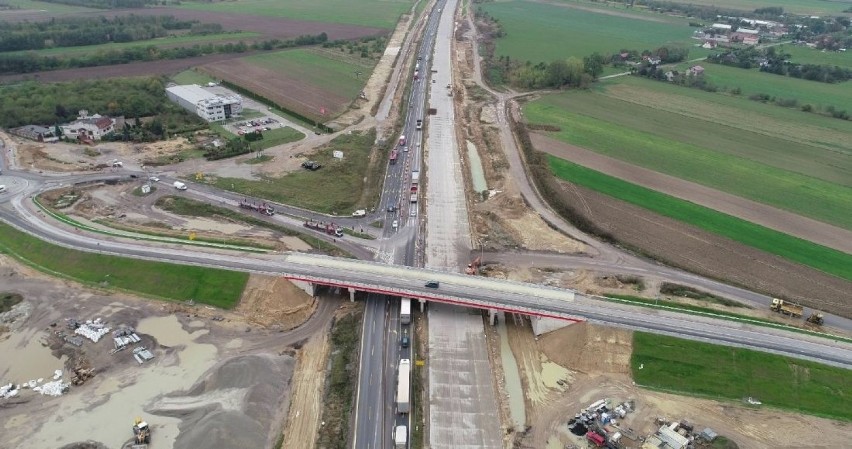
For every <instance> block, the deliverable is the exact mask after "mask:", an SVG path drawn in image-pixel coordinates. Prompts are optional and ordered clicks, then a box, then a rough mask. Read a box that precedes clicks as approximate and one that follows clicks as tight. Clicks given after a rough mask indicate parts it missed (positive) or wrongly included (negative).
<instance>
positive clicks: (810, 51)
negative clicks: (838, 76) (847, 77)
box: [777, 3, 852, 83]
mask: <svg viewBox="0 0 852 449" xmlns="http://www.w3.org/2000/svg"><path fill="white" fill-rule="evenodd" d="M850 5H852V3H850ZM777 49H778V51H780V52H782V53H789V54H790V61H792V62H795V63H798V64H819V65H837V66H840V67H846V68H852V51H845V52H837V51H825V52H824V51H822V50H817V49H815V48H808V47H805V46H801V45H779V46H778V47H777ZM847 83H848V81H847Z"/></svg>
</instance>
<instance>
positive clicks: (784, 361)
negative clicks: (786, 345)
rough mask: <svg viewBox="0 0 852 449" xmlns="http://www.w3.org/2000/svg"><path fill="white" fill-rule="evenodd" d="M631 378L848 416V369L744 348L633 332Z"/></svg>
mask: <svg viewBox="0 0 852 449" xmlns="http://www.w3.org/2000/svg"><path fill="white" fill-rule="evenodd" d="M630 365H631V369H632V373H633V379H634V381H635V382H636V384H638V385H640V386H642V387H646V388H651V389H656V390H662V391H669V392H677V393H684V394H688V395H694V396H701V397H709V398H716V399H730V400H735V401H740V400H742V399H744V398H747V397H752V398H755V399H757V400H759V401H761V402H763V404H764V405H767V406H770V407H777V408H780V409H787V410H793V411H796V412H800V413H807V414H810V415H816V416H823V417H826V418H831V419H839V420H843V421H852V402H850V401H849V400H848V396H849V394H850V392H851V391H852V373H850V371H849V370H847V369H844V368H838V367H832V366H828V365H822V364H819V363H816V362H811V361H807V360H798V359H793V358H790V357H784V356H780V355H775V354H769V353H765V352H760V351H753V350H749V349H742V348H734V347H729V346H722V345H714V344H709V343H702V342H697V341H692V340H683V339H680V338H674V337H669V336H664V335H655V334H648V333H644V332H634V333H633V355H632V356H631V359H630Z"/></svg>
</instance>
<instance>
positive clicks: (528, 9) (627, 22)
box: [476, 1, 708, 63]
mask: <svg viewBox="0 0 852 449" xmlns="http://www.w3.org/2000/svg"><path fill="white" fill-rule="evenodd" d="M476 6H481V7H482V8H483V9H484V10H485V11H487V12H488V14H490V15H491V16H493V17H495V18H497V19H499V20H500V23H501V24H502V26H503V30H504V31H505V32H506V36H505V37H503V38H500V39H498V40H497V41H496V44H497V49H496V51H495V56H496V57H499V56H509V57H510V58H512V59H517V60H521V61H532V62H533V63H538V62H550V61H553V60H555V59H565V58H568V57H569V56H576V57H579V58H582V57H583V56H587V55H590V54H592V53H594V52H599V53H601V54H612V53H615V52H617V51H619V50H621V49H635V50H639V51H642V50H653V49H655V48H658V47H661V46H663V45H666V44H669V45H672V44H673V45H677V46H681V47H689V48H690V54H689V56H690V58H697V57H701V56H705V55H706V54H707V53H708V52H707V50H704V49H701V48H696V47H694V45H695V42H696V41H695V40H692V39H690V36H691V35H692V31H693V30H694V28H690V27H689V25H688V20H686V19H679V18H673V17H667V16H664V15H661V14H653V15H652V14H641V13H636V14H633V13H629V12H625V11H624V10H619V13H625V14H630V15H631V17H620V16H613V15H609V14H605V13H598V12H591V11H587V10H581V9H576V8H572V7H570V5H569V4H567V5H565V6H560V5H554V4H545V3H537V2H528V1H510V2H494V3H483V4H481V5H476ZM602 11H604V12H606V11H607V10H602Z"/></svg>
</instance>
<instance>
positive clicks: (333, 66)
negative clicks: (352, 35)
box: [243, 49, 377, 106]
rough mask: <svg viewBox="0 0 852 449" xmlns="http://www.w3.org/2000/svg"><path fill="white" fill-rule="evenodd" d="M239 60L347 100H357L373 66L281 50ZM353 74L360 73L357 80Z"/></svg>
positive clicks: (331, 53) (318, 52) (323, 52)
mask: <svg viewBox="0 0 852 449" xmlns="http://www.w3.org/2000/svg"><path fill="white" fill-rule="evenodd" d="M243 60H244V61H247V62H249V63H251V64H253V65H257V66H258V67H263V68H266V69H269V70H274V71H276V72H280V73H286V74H287V75H288V76H291V77H295V78H298V79H303V80H306V81H308V82H310V84H312V85H315V86H317V87H320V88H322V90H324V91H327V92H330V93H331V94H333V95H339V96H341V97H344V98H348V99H353V98H356V97H357V96H358V94H359V93H360V92H361V89H363V88H364V85H365V84H366V83H367V79H368V78H369V76H370V73H372V72H373V67H375V65H376V62H377V61H376V60H373V59H369V58H361V57H359V56H357V55H355V56H352V55H349V54H346V53H344V52H341V51H339V50H333V49H298V50H285V51H279V52H275V53H270V54H264V55H255V56H247V57H245V58H243ZM355 72H361V76H360V77H357V76H356V75H355ZM347 106H348V104H347Z"/></svg>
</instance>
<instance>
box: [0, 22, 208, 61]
mask: <svg viewBox="0 0 852 449" xmlns="http://www.w3.org/2000/svg"><path fill="white" fill-rule="evenodd" d="M221 29H222V26H221V25H218V24H200V23H198V22H197V21H182V20H178V19H176V18H174V17H173V16H159V17H158V16H136V15H130V16H122V17H114V18H112V19H107V18H105V17H91V18H83V17H69V18H54V19H51V20H49V21H44V22H18V23H9V22H0V52H6V51H22V50H40V49H43V48H52V47H79V46H84V45H98V44H108V43H111V42H134V41H140V40H147V39H154V38H158V37H164V36H168V35H169V34H170V32H171V31H176V30H190V32H192V31H194V30H200V32H202V33H205V32H208V31H209V30H219V32H221Z"/></svg>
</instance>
